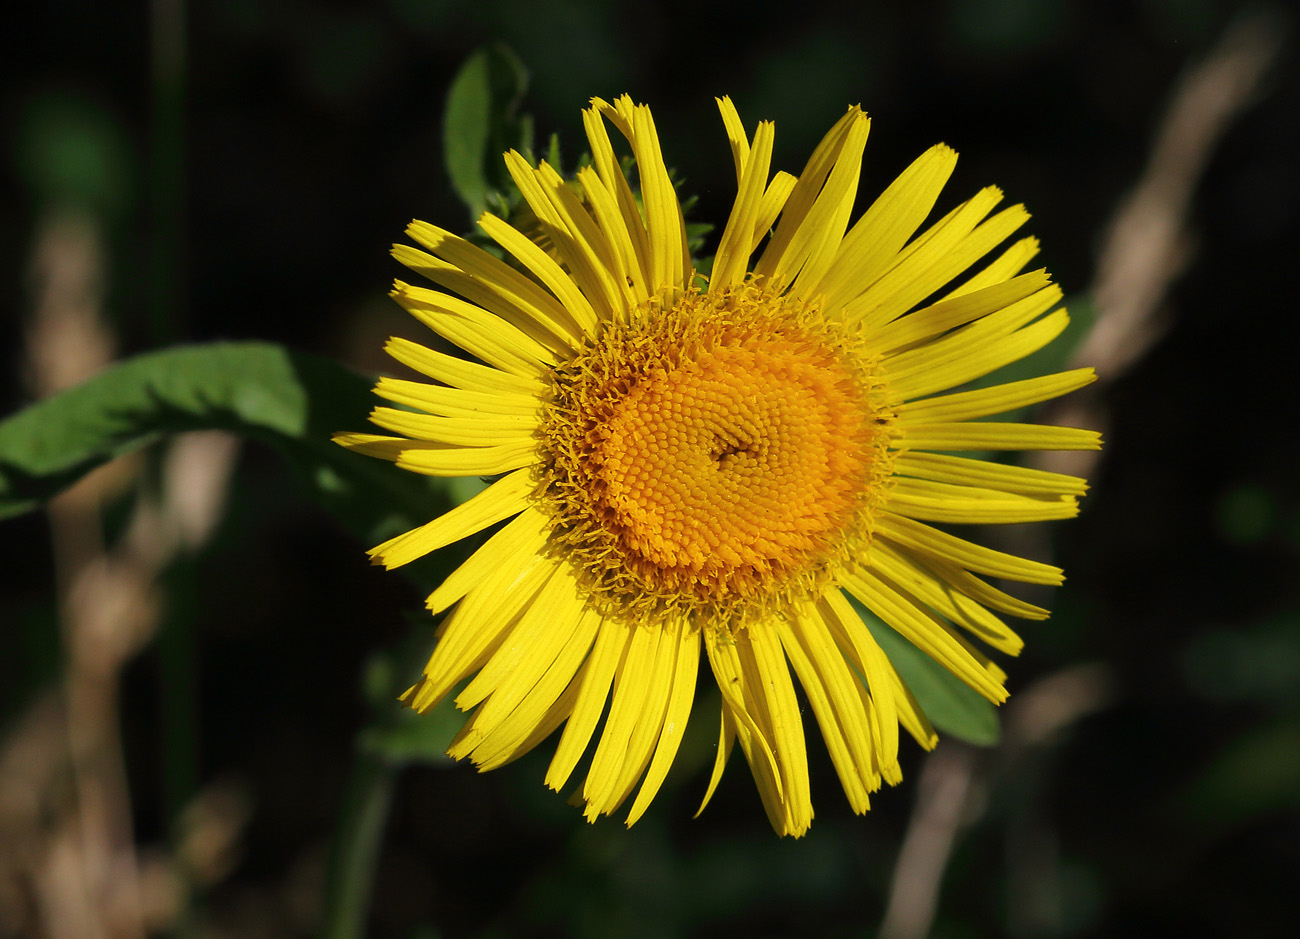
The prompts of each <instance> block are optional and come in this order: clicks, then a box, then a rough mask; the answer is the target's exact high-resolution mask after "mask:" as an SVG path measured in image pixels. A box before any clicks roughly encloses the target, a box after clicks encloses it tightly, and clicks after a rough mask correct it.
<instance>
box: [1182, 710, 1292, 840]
mask: <svg viewBox="0 0 1300 939" xmlns="http://www.w3.org/2000/svg"><path fill="white" fill-rule="evenodd" d="M1176 805H1177V807H1178V809H1179V810H1180V811H1181V812H1182V814H1183V816H1184V817H1185V818H1195V819H1197V820H1198V822H1199V824H1200V825H1202V826H1204V827H1210V828H1217V829H1222V828H1231V827H1233V826H1236V825H1242V824H1246V823H1248V822H1250V821H1252V820H1254V819H1258V818H1260V817H1261V816H1266V815H1269V814H1272V813H1275V812H1290V811H1294V810H1295V808H1296V806H1298V805H1300V720H1298V719H1297V718H1296V717H1294V716H1288V717H1284V718H1281V719H1279V720H1277V721H1274V722H1272V723H1269V724H1266V725H1264V726H1262V727H1257V728H1253V729H1251V730H1249V731H1247V732H1246V733H1244V734H1242V735H1241V736H1240V737H1238V738H1237V739H1236V740H1234V741H1232V742H1231V743H1229V744H1228V745H1227V746H1226V747H1224V748H1223V750H1222V751H1221V752H1219V753H1218V754H1216V756H1215V757H1214V759H1213V760H1212V761H1211V763H1210V764H1209V765H1208V766H1207V767H1206V768H1205V769H1204V770H1203V771H1202V772H1201V773H1200V774H1199V775H1198V776H1196V777H1195V778H1194V779H1193V780H1192V781H1191V782H1190V784H1188V786H1187V787H1186V789H1185V790H1184V792H1183V793H1182V794H1181V798H1180V799H1179V800H1178V801H1177V802H1176Z"/></svg>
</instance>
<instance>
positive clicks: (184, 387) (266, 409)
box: [0, 342, 451, 539]
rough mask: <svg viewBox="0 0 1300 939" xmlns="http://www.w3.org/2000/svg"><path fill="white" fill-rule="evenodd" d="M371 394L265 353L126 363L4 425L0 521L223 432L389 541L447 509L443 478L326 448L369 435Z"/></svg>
mask: <svg viewBox="0 0 1300 939" xmlns="http://www.w3.org/2000/svg"><path fill="white" fill-rule="evenodd" d="M370 385H371V382H370V380H369V379H368V378H365V377H363V376H361V375H358V374H357V373H355V372H352V371H349V370H348V369H346V368H344V367H342V366H341V365H338V364H337V363H335V362H332V361H330V360H328V359H323V358H318V357H316V356H312V355H307V354H305V353H301V352H291V351H290V350H288V349H285V348H283V347H281V346H277V345H274V344H272V343H262V342H245V343H214V344H212V345H204V346H184V347H179V348H173V349H165V350H162V351H159V352H151V353H148V354H146V355H141V356H138V357H136V358H134V359H128V360H126V361H123V362H120V363H118V364H116V365H114V366H112V367H110V368H108V369H106V370H105V371H103V372H101V373H100V374H98V375H96V376H94V377H93V378H91V379H89V380H88V381H86V382H84V383H83V384H81V385H78V386H77V387H75V388H71V389H69V390H67V391H64V392H62V393H60V394H57V395H53V396H51V397H49V398H46V399H45V400H43V401H38V402H36V403H35V404H32V405H30V406H29V407H27V408H25V409H23V410H21V411H19V412H17V413H16V414H13V415H11V416H10V417H8V418H6V419H5V420H4V421H2V422H0V518H5V517H8V516H11V515H17V514H19V513H22V512H26V511H30V510H31V509H34V508H36V507H37V506H39V505H40V504H41V502H42V501H44V500H45V499H48V498H49V497H50V496H52V495H54V494H55V493H57V492H58V491H59V490H61V489H63V488H65V487H66V486H68V485H71V484H72V483H73V482H75V481H76V480H78V479H80V478H81V477H82V476H83V475H85V474H86V473H87V472H89V471H90V470H92V469H94V468H95V467H96V466H99V465H101V464H103V463H106V462H108V461H109V460H112V459H114V458H116V457H119V456H122V455H123V454H126V453H129V452H131V451H132V450H136V449H139V448H140V447H142V446H144V445H146V444H148V443H150V442H152V441H154V440H157V439H158V438H159V437H160V436H162V435H164V434H169V433H181V432H184V431H192V430H228V431H232V432H234V433H237V434H241V435H244V436H247V437H252V438H254V439H257V440H261V441H264V442H266V443H269V444H270V445H271V446H273V447H275V448H276V449H277V450H278V451H279V452H280V453H281V454H282V455H283V456H284V457H285V458H286V459H287V460H288V461H289V463H290V464H291V465H292V466H294V467H295V469H296V470H297V471H299V472H300V473H301V475H302V476H303V477H304V479H305V480H306V482H307V483H308V485H309V488H310V489H311V490H312V491H313V492H314V493H315V494H316V496H317V497H318V498H319V499H320V500H321V501H322V502H323V503H324V504H325V505H326V507H327V508H328V509H330V510H331V511H333V512H334V513H335V514H336V515H337V516H338V517H339V518H340V519H341V520H342V521H343V522H344V523H345V524H347V525H348V526H349V527H350V528H352V529H353V530H354V531H356V532H357V533H358V534H360V535H361V536H362V537H364V538H367V539H377V538H379V537H382V536H385V535H390V534H395V533H396V532H397V531H400V530H402V528H403V527H408V528H409V527H412V526H413V525H416V524H420V523H422V522H425V521H428V520H429V519H430V518H432V517H433V516H434V515H437V514H440V513H441V512H444V511H446V510H447V508H448V507H449V506H450V505H451V502H450V500H449V499H448V498H447V495H446V491H445V486H444V485H443V484H442V481H441V480H429V479H426V478H424V477H414V476H412V475H411V474H408V473H402V472H398V471H395V470H394V468H393V467H392V466H390V465H388V464H387V463H384V462H381V461H378V460H374V459H371V458H369V457H364V456H361V455H359V454H355V453H351V452H348V451H346V450H344V449H343V448H342V447H339V446H337V445H336V444H334V443H332V442H330V435H331V434H332V433H334V432H335V431H339V430H353V429H356V430H359V429H362V428H364V427H365V426H366V416H367V414H368V413H369V412H370V408H371V406H372V404H373V396H372V395H371V393H370ZM377 528H378V529H381V530H377Z"/></svg>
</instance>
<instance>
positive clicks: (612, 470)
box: [547, 285, 892, 614]
mask: <svg viewBox="0 0 1300 939" xmlns="http://www.w3.org/2000/svg"><path fill="white" fill-rule="evenodd" d="M642 313H643V314H644V315H643V317H642V321H641V322H639V323H634V324H633V325H631V326H626V327H622V326H616V327H611V328H610V329H609V330H608V331H607V332H606V333H605V334H604V335H603V336H601V337H600V338H599V339H598V340H596V341H595V342H594V343H593V344H592V346H591V348H590V349H588V350H586V351H585V352H584V353H582V354H580V355H579V356H578V357H577V358H576V359H574V360H573V361H572V362H570V363H568V364H566V365H565V366H562V367H561V368H560V369H558V370H557V372H556V386H555V400H554V402H553V404H552V408H551V414H550V419H549V420H548V424H547V433H548V438H549V443H550V446H549V451H550V454H551V457H552V458H551V460H550V462H549V465H548V468H547V475H548V483H549V485H548V487H547V493H548V496H549V499H548V500H547V501H548V502H550V503H551V504H552V506H553V509H554V510H555V511H556V515H557V521H558V525H557V533H558V536H559V537H558V538H557V541H558V542H559V543H560V544H561V545H562V547H563V548H564V549H565V550H567V551H569V552H570V553H572V554H574V561H575V564H576V567H577V569H578V570H580V571H581V572H583V574H584V575H585V577H586V579H587V580H588V581H589V583H590V586H591V587H592V588H594V592H595V593H596V594H597V595H600V596H604V597H605V598H607V599H611V600H614V601H616V605H617V606H618V607H619V608H623V609H627V608H629V607H631V608H636V609H638V611H641V610H643V609H644V607H645V606H646V605H647V604H648V605H651V606H664V607H669V608H679V609H687V610H692V611H699V612H707V613H710V614H717V613H722V612H726V613H729V614H730V613H736V612H738V611H739V610H738V608H740V607H763V608H767V607H770V606H772V605H773V603H776V602H780V601H782V600H784V601H789V600H791V599H793V596H792V593H807V594H808V595H811V593H812V591H813V590H814V589H816V588H818V587H820V586H821V585H822V584H824V583H825V581H826V579H827V578H828V577H829V576H830V573H831V570H832V568H833V567H834V566H835V565H836V564H837V563H838V562H840V561H842V560H843V559H844V557H845V556H846V554H847V553H849V552H850V551H851V550H852V547H853V543H857V542H861V541H863V540H864V539H865V537H866V534H867V531H868V530H869V524H868V523H869V516H870V509H871V507H872V506H873V505H874V503H875V499H874V498H873V495H876V494H878V492H879V483H880V481H881V479H882V478H883V475H884V474H885V473H886V471H887V467H886V466H885V463H887V460H886V459H885V447H886V446H887V443H888V436H889V435H888V432H887V431H888V425H889V424H890V423H891V417H892V416H891V415H888V414H885V413H882V411H881V409H880V408H879V406H878V405H877V404H876V403H874V402H878V401H879V400H880V399H881V393H880V390H879V388H878V387H877V383H873V381H872V379H871V376H870V374H869V373H868V371H867V370H865V369H864V368H863V365H862V362H861V361H860V360H859V358H858V357H857V356H855V355H854V354H853V352H852V351H851V346H852V344H851V343H849V342H846V341H845V339H844V337H842V336H839V335H836V333H835V331H834V330H832V329H831V328H829V327H828V326H827V324H825V323H824V322H823V321H822V319H821V317H820V316H817V315H816V312H815V311H811V310H808V309H806V308H803V307H800V306H798V305H797V304H795V302H794V301H788V300H785V299H783V298H780V297H774V296H770V295H767V294H765V293H763V292H762V291H761V290H760V289H758V288H757V287H755V286H753V285H745V286H744V287H741V288H737V289H735V290H731V291H726V292H723V293H721V294H720V295H713V294H697V293H689V294H687V295H685V296H684V297H682V298H681V299H680V300H678V301H677V303H675V304H674V305H673V306H672V307H671V308H670V309H668V310H667V311H661V310H657V309H650V310H646V311H642ZM858 547H859V548H860V547H861V544H858Z"/></svg>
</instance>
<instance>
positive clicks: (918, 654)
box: [853, 600, 1002, 747]
mask: <svg viewBox="0 0 1300 939" xmlns="http://www.w3.org/2000/svg"><path fill="white" fill-rule="evenodd" d="M853 606H854V609H856V610H857V611H858V615H859V616H861V617H862V621H863V622H864V623H866V624H867V628H868V629H869V630H871V635H873V636H874V637H875V638H876V642H878V643H879V644H880V648H881V649H883V650H884V651H885V655H887V656H889V661H891V662H892V663H894V668H895V669H897V670H898V674H899V677H901V678H902V679H903V682H904V683H905V684H906V685H907V687H908V688H909V689H910V690H911V692H912V694H913V695H914V696H915V697H916V700H917V703H918V704H920V705H921V710H923V711H924V712H925V716H926V717H928V718H930V723H931V724H933V725H934V728H935V730H937V731H939V732H940V733H946V734H951V735H952V736H954V737H956V738H957V739H959V740H964V741H966V742H967V743H970V744H974V745H975V746H979V747H991V746H993V745H994V744H996V743H997V742H998V740H1000V739H1001V736H1002V725H1001V723H1000V722H999V720H998V712H997V708H996V707H994V706H993V705H992V704H991V703H989V701H988V700H987V699H985V698H984V697H982V696H981V695H980V694H979V693H978V692H976V691H974V690H972V689H971V688H970V687H968V686H967V685H966V683H965V682H963V681H962V680H961V679H960V678H958V677H957V676H956V675H954V674H953V673H952V672H950V671H948V670H947V669H946V668H944V667H943V666H942V665H940V664H939V663H938V662H936V661H935V660H934V659H932V658H930V656H928V655H926V654H925V653H924V652H922V651H921V650H920V649H918V648H917V647H916V646H914V645H912V643H910V642H908V641H907V640H906V639H904V638H903V637H902V636H900V635H899V634H898V633H897V632H896V631H894V630H893V629H892V628H891V627H890V626H888V625H887V624H885V623H884V622H882V621H881V620H880V618H879V617H878V616H876V615H875V614H873V613H872V612H871V611H870V610H868V609H867V608H866V607H864V606H862V605H861V604H860V603H858V602H857V601H856V600H854V601H853Z"/></svg>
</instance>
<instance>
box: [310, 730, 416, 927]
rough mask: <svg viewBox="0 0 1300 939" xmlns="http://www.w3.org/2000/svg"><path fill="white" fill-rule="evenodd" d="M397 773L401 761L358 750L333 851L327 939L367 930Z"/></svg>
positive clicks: (326, 898)
mask: <svg viewBox="0 0 1300 939" xmlns="http://www.w3.org/2000/svg"><path fill="white" fill-rule="evenodd" d="M396 779H397V767H396V766H394V765H393V764H391V763H387V762H384V761H383V760H380V759H377V758H376V757H375V756H373V755H371V754H369V753H366V752H364V751H360V750H359V751H358V752H357V755H356V763H355V764H354V766H353V768H352V776H351V778H350V779H349V780H348V790H347V795H346V796H345V799H344V804H343V814H342V817H341V818H340V819H339V827H338V830H337V831H336V833H335V838H334V848H333V851H332V852H331V856H330V866H329V873H328V878H327V880H326V895H325V921H324V928H323V929H322V930H321V935H322V936H323V937H324V939H359V937H361V936H363V935H364V934H365V926H366V918H367V915H368V913H369V911H370V897H371V893H372V890H373V887H374V878H375V864H376V861H377V859H378V856H379V849H380V845H381V844H382V842H383V836H384V829H385V828H386V827H387V824H388V810H389V808H390V806H391V804H392V796H393V784H394V782H395V781H396Z"/></svg>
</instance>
